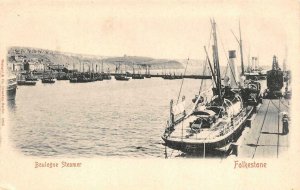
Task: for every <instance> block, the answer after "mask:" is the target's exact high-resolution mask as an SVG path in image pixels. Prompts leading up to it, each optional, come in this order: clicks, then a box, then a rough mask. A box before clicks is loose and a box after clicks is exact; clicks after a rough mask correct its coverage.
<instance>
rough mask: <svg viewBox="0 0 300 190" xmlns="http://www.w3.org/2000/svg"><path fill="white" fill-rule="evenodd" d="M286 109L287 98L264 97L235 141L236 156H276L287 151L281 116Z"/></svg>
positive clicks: (287, 137) (287, 136) (286, 139)
mask: <svg viewBox="0 0 300 190" xmlns="http://www.w3.org/2000/svg"><path fill="white" fill-rule="evenodd" d="M288 110H289V101H288V100H285V99H281V100H279V99H273V100H272V99H264V100H263V104H261V105H260V106H259V107H258V108H257V113H256V114H254V115H253V116H252V119H250V120H249V121H248V124H247V126H246V128H245V131H244V133H243V135H242V136H241V138H240V139H239V140H238V142H237V148H238V157H241V158H267V157H272V158H276V157H280V155H281V154H282V153H283V152H285V151H287V149H288V146H289V134H283V123H282V116H283V113H284V112H286V113H288Z"/></svg>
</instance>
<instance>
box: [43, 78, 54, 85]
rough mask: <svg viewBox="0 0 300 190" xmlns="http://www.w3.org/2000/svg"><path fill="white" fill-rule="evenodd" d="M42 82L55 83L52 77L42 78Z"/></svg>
mask: <svg viewBox="0 0 300 190" xmlns="http://www.w3.org/2000/svg"><path fill="white" fill-rule="evenodd" d="M42 83H50V84H52V83H55V80H54V78H52V77H48V78H42Z"/></svg>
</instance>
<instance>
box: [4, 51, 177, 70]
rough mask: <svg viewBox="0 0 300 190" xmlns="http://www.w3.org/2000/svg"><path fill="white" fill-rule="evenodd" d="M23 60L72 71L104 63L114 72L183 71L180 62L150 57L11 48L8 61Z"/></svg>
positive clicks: (106, 67) (105, 66)
mask: <svg viewBox="0 0 300 190" xmlns="http://www.w3.org/2000/svg"><path fill="white" fill-rule="evenodd" d="M23 59H26V60H30V61H33V62H35V63H40V64H49V65H51V64H55V65H57V64H59V65H64V66H65V67H68V68H69V69H72V67H75V68H76V69H79V67H80V65H81V64H84V65H87V67H91V65H93V66H94V65H100V64H101V63H102V61H103V64H104V68H105V69H108V68H109V69H110V70H113V69H114V68H115V65H117V64H119V63H120V64H121V65H127V66H128V67H129V68H130V67H132V65H133V64H134V65H136V67H139V68H141V69H144V68H146V65H148V66H149V67H151V69H162V68H167V69H182V68H183V66H182V64H181V63H180V62H178V61H176V60H170V59H154V58H150V57H140V56H126V55H124V56H123V57H107V56H106V57H105V56H96V55H81V54H72V53H65V52H58V51H52V50H46V49H38V48H28V47H11V48H10V49H9V51H8V61H9V62H10V63H17V62H22V60H23Z"/></svg>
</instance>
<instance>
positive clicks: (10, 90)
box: [6, 74, 17, 100]
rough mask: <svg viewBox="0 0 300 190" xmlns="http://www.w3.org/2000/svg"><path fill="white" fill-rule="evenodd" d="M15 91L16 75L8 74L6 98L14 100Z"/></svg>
mask: <svg viewBox="0 0 300 190" xmlns="http://www.w3.org/2000/svg"><path fill="white" fill-rule="evenodd" d="M16 93H17V77H16V76H15V75H13V74H10V75H9V76H8V78H7V88H6V95H7V100H14V99H15V98H16Z"/></svg>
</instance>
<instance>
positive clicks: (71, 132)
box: [9, 78, 201, 157]
mask: <svg viewBox="0 0 300 190" xmlns="http://www.w3.org/2000/svg"><path fill="white" fill-rule="evenodd" d="M200 83H201V80H194V79H185V82H184V87H183V89H182V95H185V96H186V100H187V101H189V102H187V104H190V103H191V99H192V98H193V97H194V95H195V93H197V92H198V90H199V86H200ZM180 84H181V80H163V79H161V78H151V79H144V80H132V79H131V80H130V81H128V82H124V81H115V80H111V81H99V82H92V83H85V84H74V83H69V81H56V83H55V84H42V83H41V82H40V81H39V82H38V83H37V84H36V86H34V87H26V86H20V87H18V92H17V96H16V100H15V101H14V102H11V103H10V105H9V107H10V109H9V110H10V112H9V114H10V115H9V117H10V120H11V121H10V123H11V125H12V126H11V128H10V129H11V133H10V138H11V140H12V142H13V144H14V146H15V148H16V149H18V150H20V151H21V152H22V153H23V154H25V155H33V156H56V157H59V156H64V157H66V156H67V157H95V156H117V157H164V146H163V145H162V140H161V137H160V136H161V134H162V132H163V131H164V127H165V125H166V119H167V118H168V111H169V101H170V99H172V98H173V99H176V98H177V96H178V92H179V87H180Z"/></svg>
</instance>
